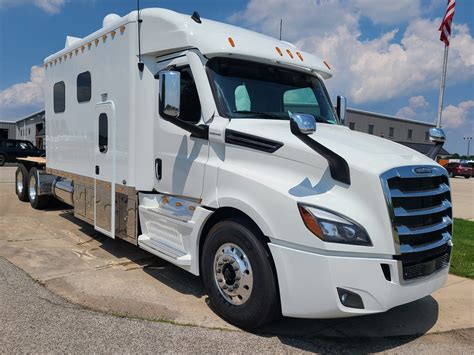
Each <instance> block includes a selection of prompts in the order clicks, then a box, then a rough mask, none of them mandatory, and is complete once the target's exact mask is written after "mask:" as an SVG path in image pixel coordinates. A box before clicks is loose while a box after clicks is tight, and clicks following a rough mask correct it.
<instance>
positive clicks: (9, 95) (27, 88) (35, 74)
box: [0, 65, 45, 109]
mask: <svg viewBox="0 0 474 355" xmlns="http://www.w3.org/2000/svg"><path fill="white" fill-rule="evenodd" d="M44 81H45V76H44V68H43V67H40V66H36V65H35V66H33V67H31V74H30V81H28V82H26V83H18V84H14V85H12V86H10V87H9V88H6V89H5V90H2V91H0V107H2V108H3V109H5V108H21V107H26V106H28V107H36V106H42V105H44V94H43V85H44Z"/></svg>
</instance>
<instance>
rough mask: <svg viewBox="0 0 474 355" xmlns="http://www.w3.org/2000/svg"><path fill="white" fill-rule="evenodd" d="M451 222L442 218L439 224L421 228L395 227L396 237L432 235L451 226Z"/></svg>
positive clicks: (449, 219)
mask: <svg viewBox="0 0 474 355" xmlns="http://www.w3.org/2000/svg"><path fill="white" fill-rule="evenodd" d="M452 223H453V222H452V220H451V218H449V217H443V220H442V221H441V223H437V224H433V225H431V226H427V227H422V228H410V227H407V226H397V230H398V235H417V234H425V233H432V232H436V231H439V230H442V229H444V228H447V227H449V226H450V225H451V224H452Z"/></svg>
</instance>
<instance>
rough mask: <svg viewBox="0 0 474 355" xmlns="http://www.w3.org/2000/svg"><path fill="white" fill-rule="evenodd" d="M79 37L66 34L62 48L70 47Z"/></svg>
mask: <svg viewBox="0 0 474 355" xmlns="http://www.w3.org/2000/svg"><path fill="white" fill-rule="evenodd" d="M81 39H82V38H77V37H72V36H67V37H66V44H65V45H64V48H67V47H71V46H72V45H73V44H74V43H76V42H77V41H80V40H81Z"/></svg>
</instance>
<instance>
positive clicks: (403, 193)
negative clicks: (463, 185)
mask: <svg viewBox="0 0 474 355" xmlns="http://www.w3.org/2000/svg"><path fill="white" fill-rule="evenodd" d="M448 191H449V186H448V185H446V184H441V185H440V186H439V187H438V188H436V189H432V190H425V191H415V192H413V191H401V190H400V189H390V195H391V196H392V198H394V197H395V198H400V197H425V196H434V195H440V194H444V193H446V192H448Z"/></svg>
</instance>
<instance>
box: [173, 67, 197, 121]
mask: <svg viewBox="0 0 474 355" xmlns="http://www.w3.org/2000/svg"><path fill="white" fill-rule="evenodd" d="M178 71H179V72H180V73H181V102H180V114H179V119H180V120H183V121H187V122H191V123H198V122H199V121H200V120H201V103H200V102H199V96H198V92H197V88H196V83H195V82H194V78H193V74H192V73H191V68H190V67H189V66H187V67H183V68H180V69H178Z"/></svg>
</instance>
